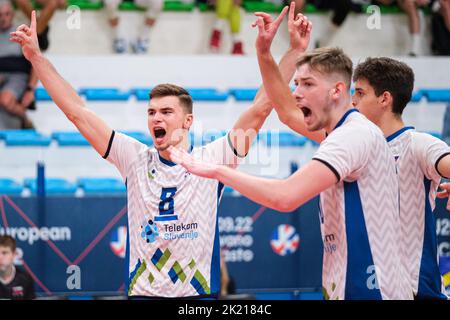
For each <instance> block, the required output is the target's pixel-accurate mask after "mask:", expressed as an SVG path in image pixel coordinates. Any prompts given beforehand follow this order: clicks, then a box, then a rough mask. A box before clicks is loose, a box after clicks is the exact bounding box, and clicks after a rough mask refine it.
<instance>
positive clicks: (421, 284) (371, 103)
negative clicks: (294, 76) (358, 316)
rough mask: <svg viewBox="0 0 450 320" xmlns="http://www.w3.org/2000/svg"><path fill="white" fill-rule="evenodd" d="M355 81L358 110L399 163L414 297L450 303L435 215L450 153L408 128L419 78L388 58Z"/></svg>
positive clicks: (367, 66) (449, 172) (370, 62)
mask: <svg viewBox="0 0 450 320" xmlns="http://www.w3.org/2000/svg"><path fill="white" fill-rule="evenodd" d="M353 80H354V81H355V93H354V95H353V104H354V106H355V107H357V108H358V109H359V110H360V111H361V113H363V114H365V115H366V116H367V118H368V119H369V120H371V121H373V122H374V123H375V124H376V125H377V126H379V127H380V128H381V130H382V131H383V133H384V136H385V137H386V140H387V142H388V144H389V147H390V148H391V151H392V152H393V155H394V157H395V160H396V165H397V173H398V177H399V188H400V217H401V225H402V238H403V241H404V246H405V248H404V250H405V259H406V260H405V263H406V267H407V270H408V274H409V278H410V281H411V282H412V289H413V292H414V295H415V297H416V298H417V299H447V297H446V295H445V294H444V292H445V290H444V287H443V283H442V278H441V275H440V272H439V267H438V253H437V239H436V221H435V218H434V215H433V212H432V211H433V210H434V207H435V198H436V192H437V189H438V186H439V183H440V181H441V177H447V178H448V177H450V148H449V147H448V146H447V144H446V143H445V142H443V141H441V140H439V139H438V138H435V137H433V136H432V135H430V134H427V133H422V132H417V131H416V130H415V129H414V128H413V127H408V126H405V124H404V122H403V120H402V113H403V110H404V109H405V107H406V105H407V104H408V102H409V101H410V99H411V95H412V91H413V88H414V72H413V70H412V69H411V68H410V67H409V66H408V65H407V64H405V63H403V62H400V61H397V60H394V59H391V58H386V57H381V58H367V59H366V61H364V62H362V63H360V64H359V65H358V66H357V67H356V69H355V73H354V75H353ZM442 187H443V188H445V189H447V190H448V188H449V186H448V185H443V186H442ZM441 195H442V196H448V194H447V193H446V192H442V193H441ZM447 209H448V206H447Z"/></svg>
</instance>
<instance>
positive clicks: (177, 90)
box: [150, 83, 193, 114]
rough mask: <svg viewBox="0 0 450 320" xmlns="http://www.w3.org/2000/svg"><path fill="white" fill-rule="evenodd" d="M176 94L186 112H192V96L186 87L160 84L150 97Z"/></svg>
mask: <svg viewBox="0 0 450 320" xmlns="http://www.w3.org/2000/svg"><path fill="white" fill-rule="evenodd" d="M168 96H175V97H178V99H180V102H181V105H182V106H183V107H184V111H185V112H186V113H188V114H189V113H192V104H193V103H192V97H191V95H190V94H189V92H187V90H186V89H184V88H182V87H179V86H177V85H174V84H170V83H164V84H158V85H157V86H156V87H154V88H153V89H152V91H151V92H150V99H153V98H161V97H168Z"/></svg>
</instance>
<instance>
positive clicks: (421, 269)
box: [386, 127, 450, 299]
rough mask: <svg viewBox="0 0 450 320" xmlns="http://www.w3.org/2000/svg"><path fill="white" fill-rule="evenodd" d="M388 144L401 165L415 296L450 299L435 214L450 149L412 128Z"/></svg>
mask: <svg viewBox="0 0 450 320" xmlns="http://www.w3.org/2000/svg"><path fill="white" fill-rule="evenodd" d="M386 140H387V141H388V144H389V147H390V148H391V150H392V153H393V155H394V157H395V160H396V164H397V172H398V176H399V188H400V219H401V224H402V234H403V240H404V242H405V243H404V247H405V258H406V266H407V270H408V274H409V278H410V281H412V287H413V291H414V294H415V295H416V296H417V297H419V298H442V299H446V296H445V295H444V294H443V292H445V289H444V287H443V283H442V279H441V275H440V272H439V266H438V253H437V239H436V221H435V218H434V216H433V210H434V207H435V198H436V192H437V189H438V186H439V183H440V181H441V175H440V174H439V172H438V171H437V165H438V163H439V161H440V160H441V159H442V158H443V157H444V156H446V155H448V154H450V148H449V147H448V146H447V144H446V143H445V142H443V141H441V140H439V139H437V138H435V137H433V136H431V135H429V134H426V133H420V132H416V131H415V130H414V128H412V127H405V128H403V129H401V130H399V131H397V132H396V133H394V134H392V135H390V136H389V137H387V138H386Z"/></svg>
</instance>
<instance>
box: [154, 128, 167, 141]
mask: <svg viewBox="0 0 450 320" xmlns="http://www.w3.org/2000/svg"><path fill="white" fill-rule="evenodd" d="M153 132H154V134H155V138H156V139H161V138H164V136H165V135H166V130H165V129H163V128H160V127H156V128H154V129H153Z"/></svg>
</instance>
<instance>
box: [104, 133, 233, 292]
mask: <svg viewBox="0 0 450 320" xmlns="http://www.w3.org/2000/svg"><path fill="white" fill-rule="evenodd" d="M108 151H109V152H107V154H106V155H105V158H106V159H107V160H108V161H110V162H111V163H113V164H114V165H115V166H116V167H117V168H118V170H119V171H120V174H121V175H122V177H123V179H124V181H126V184H127V196H128V241H129V243H128V245H127V253H128V257H127V259H128V269H127V270H128V275H129V277H128V278H129V283H128V286H127V288H128V290H127V292H128V295H129V296H154V297H189V296H203V295H204V296H214V295H217V294H218V292H219V288H220V252H219V250H220V245H219V232H218V224H217V207H218V204H219V200H220V198H221V195H222V191H223V184H221V183H220V182H219V181H217V180H213V179H206V178H201V177H198V176H195V175H191V174H190V173H188V172H187V171H186V169H184V168H183V167H182V166H180V165H176V164H175V163H172V162H170V161H167V160H165V159H163V158H161V157H160V156H159V153H158V151H157V150H155V149H151V148H149V147H147V146H146V145H144V144H142V143H140V142H138V141H136V140H134V139H132V138H130V137H128V136H126V135H123V134H120V133H114V132H113V134H112V136H111V142H110V149H109V150H108ZM191 151H192V154H193V156H194V157H198V158H202V159H203V160H204V161H207V162H210V163H216V164H228V165H231V166H233V167H235V166H236V165H237V157H236V156H235V153H234V149H233V148H232V147H231V144H230V143H229V140H228V136H227V137H223V138H221V139H218V140H216V141H214V142H212V143H210V144H208V145H207V146H205V147H201V148H194V149H193V150H191Z"/></svg>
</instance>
